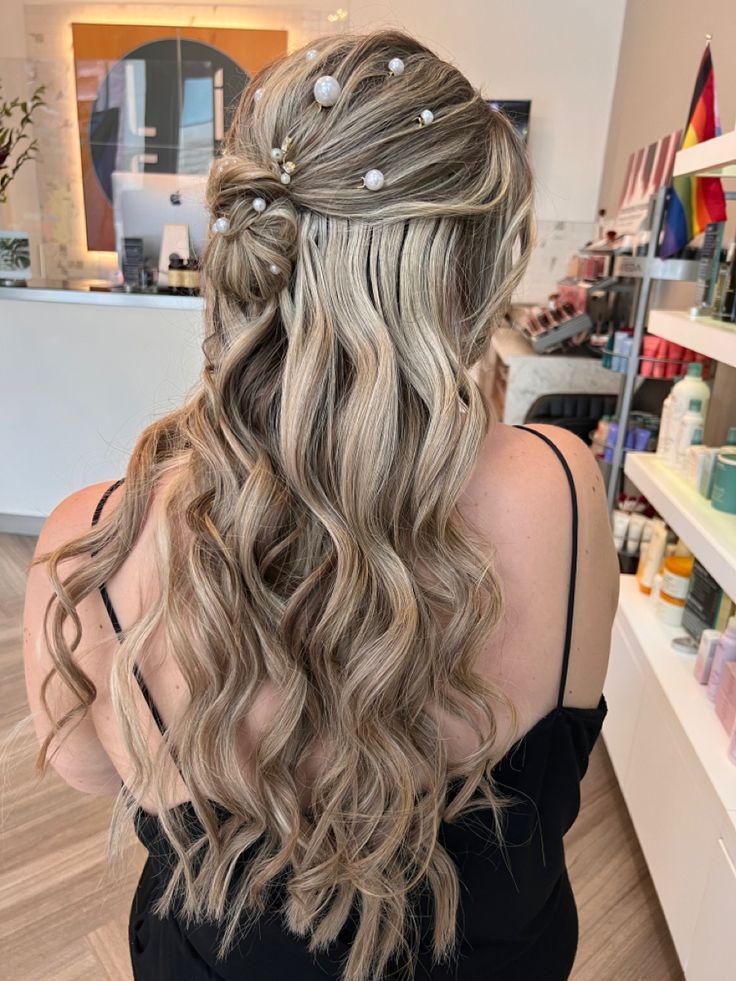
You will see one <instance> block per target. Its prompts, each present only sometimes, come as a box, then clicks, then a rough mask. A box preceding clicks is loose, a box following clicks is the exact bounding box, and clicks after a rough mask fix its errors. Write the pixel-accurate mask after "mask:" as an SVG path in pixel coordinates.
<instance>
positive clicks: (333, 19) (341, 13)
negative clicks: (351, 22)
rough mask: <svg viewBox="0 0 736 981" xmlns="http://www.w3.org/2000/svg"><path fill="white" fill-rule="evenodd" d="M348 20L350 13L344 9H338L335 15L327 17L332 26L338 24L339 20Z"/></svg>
mask: <svg viewBox="0 0 736 981" xmlns="http://www.w3.org/2000/svg"><path fill="white" fill-rule="evenodd" d="M347 19H348V12H347V10H343V9H342V7H338V8H337V10H336V11H335V13H334V14H328V15H327V20H328V21H329V22H330V23H331V24H336V23H337V21H339V20H347Z"/></svg>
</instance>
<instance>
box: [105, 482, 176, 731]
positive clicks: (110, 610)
mask: <svg viewBox="0 0 736 981" xmlns="http://www.w3.org/2000/svg"><path fill="white" fill-rule="evenodd" d="M124 480H125V477H121V478H120V480H116V481H115V483H114V484H111V485H110V486H109V487H108V488H107V490H106V491H105V493H104V494H103V495H102V497H101V498H100V500H99V502H98V504H97V507H96V508H95V513H94V515H93V516H92V527H94V526H95V525H96V524H97V522H98V521H99V520H100V515H101V514H102V509H103V508H104V506H105V503H106V501H107V499H108V497H109V496H110V495H111V494H112V492H113V491H115V490H117V488H118V487H120V485H121V484H122V483H123V481H124ZM95 555H97V551H94V552H92V556H93V557H94V556H95ZM100 595H101V596H102V602H103V603H104V604H105V609H106V610H107V615H108V616H109V617H110V622H111V623H112V626H113V630H114V631H115V633H116V634H117V637H118V640H119V641H120V640H121V635H122V632H123V630H122V627H121V626H120V621H119V620H118V616H117V613H116V612H115V609H114V607H113V605H112V603H111V602H110V597H109V595H108V592H107V586H106V585H105V583H103V584H102V585H101V586H100ZM133 674H134V675H135V679H136V681H137V682H138V685H139V687H140V690H141V693H142V695H143V697H144V698H145V700H146V705H148V708H149V709H150V711H151V715H152V716H153V718H154V721H155V723H156V725H157V726H158V728H159V731H160V732H161V735H163V734H164V733H165V732H166V726H165V725H164V721H163V719H162V718H161V714H160V712H159V710H158V708H157V707H156V703H155V702H154V700H153V697H152V695H151V693H150V691H149V690H148V685H147V684H146V683H145V681H144V680H143V675H142V674H141V671H140V668H139V667H138V665H137V664H134V665H133Z"/></svg>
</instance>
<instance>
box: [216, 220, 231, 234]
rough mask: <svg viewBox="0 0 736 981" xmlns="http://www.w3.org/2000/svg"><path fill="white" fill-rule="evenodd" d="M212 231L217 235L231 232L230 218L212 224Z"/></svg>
mask: <svg viewBox="0 0 736 981" xmlns="http://www.w3.org/2000/svg"><path fill="white" fill-rule="evenodd" d="M212 231H213V232H215V234H217V233H220V234H224V233H225V232H228V231H230V221H229V219H228V218H217V219H216V220H215V221H214V222H213V223H212Z"/></svg>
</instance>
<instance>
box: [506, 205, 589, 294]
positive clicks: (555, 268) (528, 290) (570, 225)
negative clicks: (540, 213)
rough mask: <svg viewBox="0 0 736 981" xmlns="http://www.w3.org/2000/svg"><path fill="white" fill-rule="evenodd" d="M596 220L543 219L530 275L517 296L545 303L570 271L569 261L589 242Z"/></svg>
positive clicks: (532, 258) (531, 262)
mask: <svg viewBox="0 0 736 981" xmlns="http://www.w3.org/2000/svg"><path fill="white" fill-rule="evenodd" d="M594 230H595V226H594V223H593V222H592V221H591V222H588V221H539V222H537V239H536V245H535V248H534V251H533V252H532V256H531V259H530V260H529V266H528V268H527V272H526V275H525V276H524V279H523V281H522V283H521V285H520V287H519V292H518V295H517V297H516V299H517V301H518V302H519V303H544V302H545V301H546V300H547V297H548V296H549V294H550V293H552V292H554V289H555V285H556V283H557V281H558V280H559V279H562V278H564V276H565V275H566V272H567V261H568V259H569V258H570V256H571V255H572V254H573V252H575V251H576V250H577V249H580V248H582V247H583V246H584V245H585V244H586V243H587V242H589V241H590V240H591V238H592V236H593V234H594Z"/></svg>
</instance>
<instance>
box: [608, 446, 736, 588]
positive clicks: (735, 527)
mask: <svg viewBox="0 0 736 981" xmlns="http://www.w3.org/2000/svg"><path fill="white" fill-rule="evenodd" d="M624 473H625V474H626V476H627V477H628V478H629V479H630V480H631V481H632V482H633V483H634V484H636V486H637V487H638V488H639V490H640V491H641V492H642V494H643V495H644V496H645V497H646V498H647V500H648V501H649V502H650V503H651V505H652V507H653V508H655V510H656V511H658V512H659V514H660V515H661V516H662V517H663V518H664V520H665V521H666V522H667V524H668V525H669V526H670V527H671V528H673V529H674V531H676V532H677V534H678V535H679V536H680V537H681V538H682V540H683V541H684V542H685V544H686V545H687V547H688V548H689V549H690V551H691V552H692V553H693V554H694V555H695V556H696V557H697V558H698V559H699V560H700V561H701V562H702V563H703V565H704V566H705V567H706V569H707V570H708V572H710V574H711V575H712V576H713V578H714V579H715V580H716V582H717V583H718V584H719V586H720V587H721V589H723V590H724V591H725V592H726V593H727V594H728V595H729V596H732V597H736V515H733V514H724V513H723V512H722V511H717V510H716V509H715V508H714V507H713V506H712V504H711V503H710V501H708V500H706V498H704V497H703V496H702V495H700V494H698V492H697V491H696V490H695V489H694V488H693V487H691V486H690V485H689V484H688V483H687V482H686V481H685V480H683V479H682V477H680V475H679V474H678V473H676V472H675V471H674V470H673V469H672V467H669V466H667V464H666V463H663V462H662V461H661V460H660V459H659V458H658V457H657V456H655V454H654V453H631V452H628V453H627V454H626V461H625V463H624Z"/></svg>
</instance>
